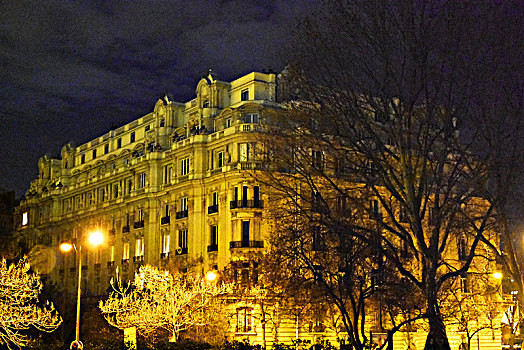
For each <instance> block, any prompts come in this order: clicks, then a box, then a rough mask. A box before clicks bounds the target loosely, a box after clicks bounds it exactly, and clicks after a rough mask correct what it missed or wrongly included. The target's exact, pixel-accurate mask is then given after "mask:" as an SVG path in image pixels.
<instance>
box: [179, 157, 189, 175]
mask: <svg viewBox="0 0 524 350" xmlns="http://www.w3.org/2000/svg"><path fill="white" fill-rule="evenodd" d="M187 174H189V158H184V159H182V160H181V161H180V175H187Z"/></svg>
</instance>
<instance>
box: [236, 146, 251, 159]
mask: <svg viewBox="0 0 524 350" xmlns="http://www.w3.org/2000/svg"><path fill="white" fill-rule="evenodd" d="M250 146H251V145H250V144H249V143H240V144H239V145H238V148H239V149H238V160H239V161H240V162H248V161H249V160H250V159H249V158H250V156H249V153H250V148H251V147H250Z"/></svg>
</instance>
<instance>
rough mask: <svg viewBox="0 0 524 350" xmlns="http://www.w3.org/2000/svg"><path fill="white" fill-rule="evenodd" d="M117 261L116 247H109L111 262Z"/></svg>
mask: <svg viewBox="0 0 524 350" xmlns="http://www.w3.org/2000/svg"><path fill="white" fill-rule="evenodd" d="M114 261H115V246H114V245H112V246H110V247H109V262H114Z"/></svg>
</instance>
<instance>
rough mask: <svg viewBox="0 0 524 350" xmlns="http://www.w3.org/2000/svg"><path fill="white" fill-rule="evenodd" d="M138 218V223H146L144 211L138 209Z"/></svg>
mask: <svg viewBox="0 0 524 350" xmlns="http://www.w3.org/2000/svg"><path fill="white" fill-rule="evenodd" d="M136 216H137V221H138V222H142V221H144V209H142V208H138V209H137V211H136Z"/></svg>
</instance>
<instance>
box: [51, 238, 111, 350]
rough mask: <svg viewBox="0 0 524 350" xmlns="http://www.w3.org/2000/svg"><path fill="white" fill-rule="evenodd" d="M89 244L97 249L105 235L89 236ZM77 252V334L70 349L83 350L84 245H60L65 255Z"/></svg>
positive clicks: (70, 243) (68, 243)
mask: <svg viewBox="0 0 524 350" xmlns="http://www.w3.org/2000/svg"><path fill="white" fill-rule="evenodd" d="M88 241H89V243H90V244H91V245H92V246H94V247H96V246H98V245H100V244H101V243H102V242H103V241H104V235H102V233H100V231H95V232H92V233H90V234H89V236H88ZM73 249H74V250H75V251H76V253H77V255H78V288H77V297H76V332H75V340H74V341H73V342H72V343H71V347H70V349H71V350H73V349H78V350H81V349H83V348H84V345H83V344H82V342H81V341H80V293H81V290H82V289H81V284H82V244H80V243H79V244H78V245H76V244H75V243H72V242H63V243H61V244H60V250H61V251H62V252H64V253H67V252H69V251H71V250H73Z"/></svg>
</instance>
